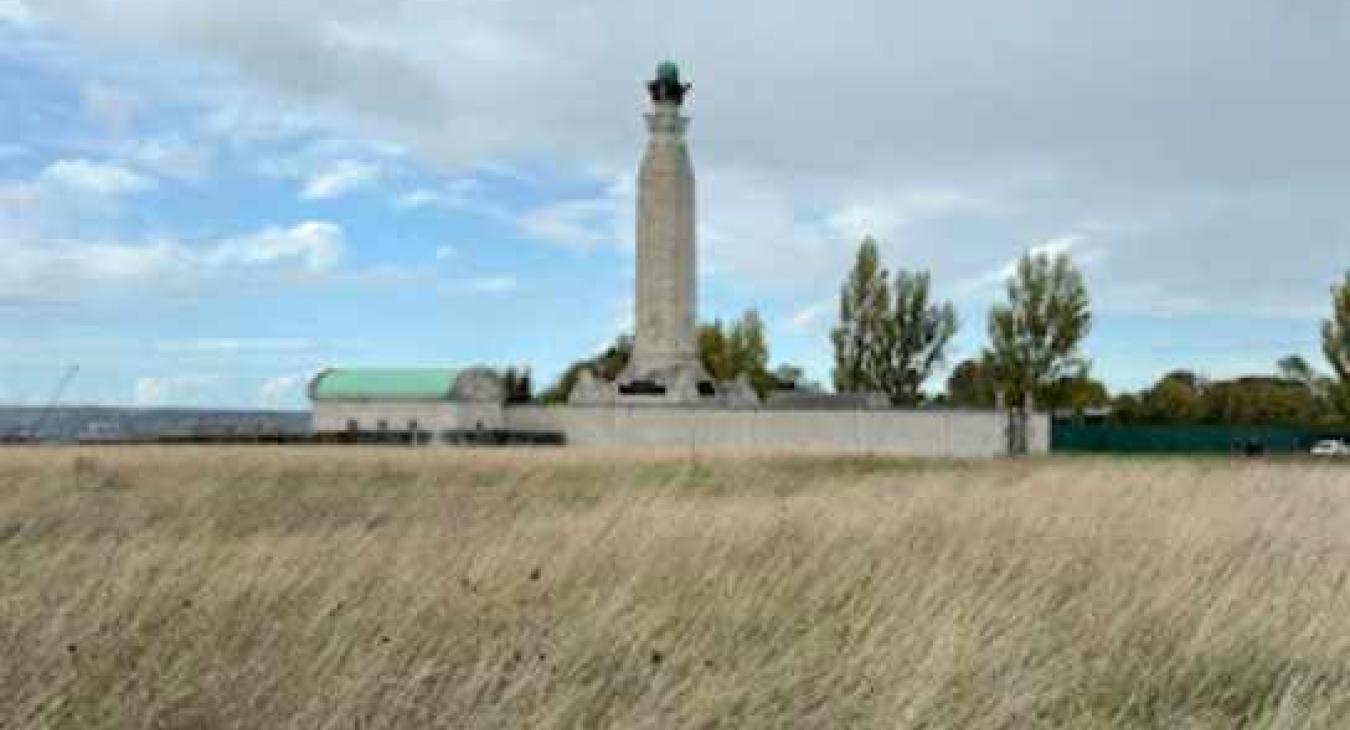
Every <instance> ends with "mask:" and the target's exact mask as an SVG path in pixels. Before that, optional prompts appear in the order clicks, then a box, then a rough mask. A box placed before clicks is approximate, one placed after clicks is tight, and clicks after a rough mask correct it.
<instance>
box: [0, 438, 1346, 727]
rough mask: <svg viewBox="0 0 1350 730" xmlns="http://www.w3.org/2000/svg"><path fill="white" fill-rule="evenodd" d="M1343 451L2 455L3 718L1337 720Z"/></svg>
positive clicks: (1340, 719)
mask: <svg viewBox="0 0 1350 730" xmlns="http://www.w3.org/2000/svg"><path fill="white" fill-rule="evenodd" d="M1348 573H1350V470H1346V469H1344V468H1341V467H1340V466H1339V465H1332V464H1313V463H1295V462H1287V463H1279V462H1230V461H1227V460H1157V461H1148V460H1130V461H1111V460H1065V461H1053V460H1046V461H1021V462H984V463H963V462H906V461H887V460H878V459H872V460H866V459H824V458H791V457H779V458H750V457H728V458H718V459H700V460H696V461H695V460H691V459H689V458H688V457H687V455H678V454H671V455H666V456H662V457H639V456H635V455H632V454H617V453H616V454H598V453H584V452H574V451H534V452H520V451H496V452H464V451H434V450H420V451H419V450H392V449H389V450H362V449H352V450H345V449H337V448H335V449H310V450H301V449H297V450H285V449H278V450H268V449H261V448H260V449H256V450H244V449H180V450H163V449H126V450H102V451H100V450H77V451H67V450H6V451H3V452H0V727H3V728H185V729H186V728H250V729H254V728H347V729H355V728H360V729H369V728H428V727H443V728H609V727H613V728H1042V727H1044V728H1095V727H1102V728H1105V727H1112V728H1114V727H1125V728H1146V727H1147V728H1234V727H1251V728H1304V727H1326V728H1341V727H1350V587H1348V586H1347V582H1346V577H1347V574H1348Z"/></svg>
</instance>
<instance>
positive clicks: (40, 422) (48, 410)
mask: <svg viewBox="0 0 1350 730" xmlns="http://www.w3.org/2000/svg"><path fill="white" fill-rule="evenodd" d="M79 372H80V366H79V365H71V366H70V367H68V368H66V372H65V374H64V375H62V376H61V379H60V380H59V381H57V383H56V389H55V390H53V391H52V397H51V398H49V399H47V405H46V407H45V408H43V409H42V412H41V413H39V414H38V417H37V420H36V421H34V422H33V425H32V428H31V429H30V431H29V434H30V435H31V436H32V439H33V440H34V441H41V440H42V427H43V426H45V425H47V419H49V418H50V417H51V415H52V412H53V411H55V410H56V406H57V404H58V403H59V402H60V401H61V396H62V395H63V394H64V393H65V392H66V388H69V387H70V382H71V381H72V380H74V379H75V376H76V375H78V374H79Z"/></svg>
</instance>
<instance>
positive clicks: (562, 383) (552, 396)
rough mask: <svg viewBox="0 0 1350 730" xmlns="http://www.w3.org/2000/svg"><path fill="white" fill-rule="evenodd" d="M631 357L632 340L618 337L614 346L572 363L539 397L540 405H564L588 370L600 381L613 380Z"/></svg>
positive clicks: (626, 365) (626, 337)
mask: <svg viewBox="0 0 1350 730" xmlns="http://www.w3.org/2000/svg"><path fill="white" fill-rule="evenodd" d="M632 355H633V338H632V337H630V336H628V335H620V336H619V338H618V339H616V340H615V341H614V344H612V345H610V346H609V347H607V348H605V350H604V352H601V353H599V354H597V355H595V356H593V357H590V358H587V359H585V360H578V361H577V362H574V363H572V364H571V365H569V366H568V367H567V369H566V370H564V371H563V374H562V376H560V377H559V378H558V382H556V383H554V384H553V387H551V388H549V389H548V390H546V391H544V392H543V393H541V394H540V395H539V401H540V402H541V403H566V402H567V397H568V396H570V395H571V394H572V388H573V386H575V385H576V384H577V378H580V377H581V371H583V370H587V369H589V370H590V371H591V372H592V373H594V374H595V377H597V378H599V379H601V380H614V379H615V378H617V377H619V373H622V372H623V369H624V368H626V367H628V360H629V358H630V357H632Z"/></svg>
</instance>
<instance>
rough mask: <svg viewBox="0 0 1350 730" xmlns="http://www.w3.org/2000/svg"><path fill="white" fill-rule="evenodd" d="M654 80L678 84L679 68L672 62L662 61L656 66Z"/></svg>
mask: <svg viewBox="0 0 1350 730" xmlns="http://www.w3.org/2000/svg"><path fill="white" fill-rule="evenodd" d="M656 80H657V81H669V82H670V83H673V84H678V83H679V82H680V67H679V66H678V65H677V64H676V63H675V62H674V61H662V62H661V63H660V64H658V65H657V66H656Z"/></svg>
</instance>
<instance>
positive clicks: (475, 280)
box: [451, 275, 520, 294]
mask: <svg viewBox="0 0 1350 730" xmlns="http://www.w3.org/2000/svg"><path fill="white" fill-rule="evenodd" d="M519 287H520V280H519V279H517V278H516V277H514V276H510V275H496V276H477V277H472V278H468V279H464V280H461V281H457V282H454V283H453V284H452V285H451V289H452V290H454V291H456V292H460V293H467V294H506V293H508V292H512V291H515V290H516V289H518V288H519Z"/></svg>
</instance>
